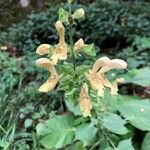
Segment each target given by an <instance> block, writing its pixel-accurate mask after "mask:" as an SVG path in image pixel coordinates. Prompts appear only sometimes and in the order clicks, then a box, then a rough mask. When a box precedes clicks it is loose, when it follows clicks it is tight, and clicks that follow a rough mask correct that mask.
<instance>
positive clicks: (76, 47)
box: [74, 38, 84, 52]
mask: <svg viewBox="0 0 150 150" xmlns="http://www.w3.org/2000/svg"><path fill="white" fill-rule="evenodd" d="M83 47H84V41H83V39H82V38H80V39H79V40H78V41H77V42H76V43H75V44H74V50H75V51H76V52H80V50H81V49H82V48H83Z"/></svg>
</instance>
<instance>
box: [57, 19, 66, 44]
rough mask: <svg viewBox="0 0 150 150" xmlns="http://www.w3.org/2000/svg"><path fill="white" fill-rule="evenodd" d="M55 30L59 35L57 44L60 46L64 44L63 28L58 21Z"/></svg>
mask: <svg viewBox="0 0 150 150" xmlns="http://www.w3.org/2000/svg"><path fill="white" fill-rule="evenodd" d="M55 28H56V30H57V31H58V33H59V43H61V44H63V43H65V28H64V26H63V24H62V22H61V21H59V20H58V21H57V22H56V24H55Z"/></svg>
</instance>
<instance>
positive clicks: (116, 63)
mask: <svg viewBox="0 0 150 150" xmlns="http://www.w3.org/2000/svg"><path fill="white" fill-rule="evenodd" d="M109 67H110V68H111V69H114V68H116V69H126V68H127V63H126V62H125V61H124V60H122V59H112V60H110V64H109Z"/></svg>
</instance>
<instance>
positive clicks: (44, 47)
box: [36, 44, 51, 55]
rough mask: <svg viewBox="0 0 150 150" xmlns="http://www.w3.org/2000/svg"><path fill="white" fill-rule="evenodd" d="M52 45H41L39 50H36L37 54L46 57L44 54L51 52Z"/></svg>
mask: <svg viewBox="0 0 150 150" xmlns="http://www.w3.org/2000/svg"><path fill="white" fill-rule="evenodd" d="M50 47H51V46H50V45H49V44H41V45H40V46H38V48H37V49H36V53H37V54H39V55H44V54H48V53H49V50H50Z"/></svg>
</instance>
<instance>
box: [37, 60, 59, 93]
mask: <svg viewBox="0 0 150 150" xmlns="http://www.w3.org/2000/svg"><path fill="white" fill-rule="evenodd" d="M36 65H37V66H38V67H42V68H45V69H48V70H49V72H50V73H51V75H50V77H49V78H48V80H47V81H46V82H45V83H44V84H43V85H42V86H40V88H39V92H48V91H51V90H53V89H54V88H55V86H56V85H57V83H58V81H59V79H60V78H61V75H58V74H57V72H56V69H55V66H54V64H52V62H51V61H50V60H49V59H48V58H39V59H37V60H36Z"/></svg>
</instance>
